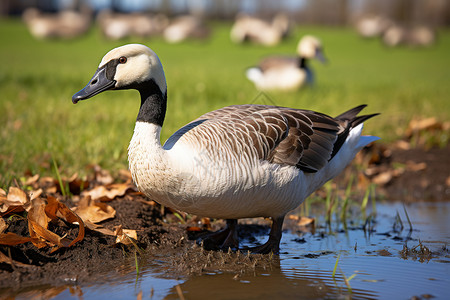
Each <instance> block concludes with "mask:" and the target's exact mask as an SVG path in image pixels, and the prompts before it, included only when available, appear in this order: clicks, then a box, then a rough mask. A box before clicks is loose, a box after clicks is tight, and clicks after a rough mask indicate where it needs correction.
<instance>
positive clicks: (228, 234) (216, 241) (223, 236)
mask: <svg viewBox="0 0 450 300" xmlns="http://www.w3.org/2000/svg"><path fill="white" fill-rule="evenodd" d="M236 226H237V220H236V219H227V226H226V227H225V228H224V229H222V230H219V231H216V232H212V233H208V234H206V235H205V236H203V237H200V241H203V247H205V249H208V250H217V249H219V250H228V248H231V249H237V248H238V247H239V239H238V235H237V230H236Z"/></svg>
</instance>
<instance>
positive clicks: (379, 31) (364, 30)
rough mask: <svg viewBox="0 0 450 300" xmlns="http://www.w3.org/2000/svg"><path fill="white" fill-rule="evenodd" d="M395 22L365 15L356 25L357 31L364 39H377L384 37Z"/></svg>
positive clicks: (381, 17)
mask: <svg viewBox="0 0 450 300" xmlns="http://www.w3.org/2000/svg"><path fill="white" fill-rule="evenodd" d="M392 25H393V22H392V21H391V20H389V19H388V18H386V17H384V16H381V15H365V16H361V17H360V18H358V20H357V21H356V23H355V28H356V31H357V32H358V33H359V35H360V36H361V37H363V38H376V37H380V36H381V35H383V33H384V32H385V31H386V29H387V28H389V27H390V26H392Z"/></svg>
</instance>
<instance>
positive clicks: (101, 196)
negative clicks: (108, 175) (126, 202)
mask: <svg viewBox="0 0 450 300" xmlns="http://www.w3.org/2000/svg"><path fill="white" fill-rule="evenodd" d="M133 188H134V185H132V184H129V183H115V184H109V185H100V186H97V187H95V188H93V189H92V190H89V191H84V192H83V193H81V195H82V196H85V197H87V196H90V197H91V199H92V200H99V201H111V200H113V199H114V198H116V197H120V196H123V195H125V193H126V192H127V191H128V190H129V189H133Z"/></svg>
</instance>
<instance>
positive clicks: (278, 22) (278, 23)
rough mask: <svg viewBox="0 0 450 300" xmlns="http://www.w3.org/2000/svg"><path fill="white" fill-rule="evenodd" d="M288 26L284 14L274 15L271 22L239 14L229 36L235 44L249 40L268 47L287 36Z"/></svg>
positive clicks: (287, 20) (289, 25)
mask: <svg viewBox="0 0 450 300" xmlns="http://www.w3.org/2000/svg"><path fill="white" fill-rule="evenodd" d="M290 27H291V24H290V21H289V18H288V17H287V16H286V15H284V14H277V15H275V17H274V18H273V20H272V22H268V21H266V20H263V19H260V18H257V17H253V16H249V15H246V14H239V15H238V16H237V17H236V22H235V23H234V24H233V27H232V28H231V31H230V38H231V41H233V42H234V43H237V44H240V43H244V42H246V41H250V42H252V43H254V44H259V45H263V46H267V47H270V46H275V45H277V44H279V43H280V42H281V40H282V39H283V38H285V37H286V36H288V34H289V31H290Z"/></svg>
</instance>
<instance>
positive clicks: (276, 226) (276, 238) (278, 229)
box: [243, 216, 284, 254]
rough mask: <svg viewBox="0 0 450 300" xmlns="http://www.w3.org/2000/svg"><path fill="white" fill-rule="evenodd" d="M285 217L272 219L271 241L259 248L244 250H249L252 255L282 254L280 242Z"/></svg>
mask: <svg viewBox="0 0 450 300" xmlns="http://www.w3.org/2000/svg"><path fill="white" fill-rule="evenodd" d="M283 222H284V216H281V217H278V218H272V228H271V229H270V233H269V240H268V241H267V242H266V243H265V244H263V245H261V246H257V247H251V248H246V249H243V250H249V251H250V252H252V253H259V254H269V253H271V252H272V253H273V254H279V253H280V241H281V235H282V229H283Z"/></svg>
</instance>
